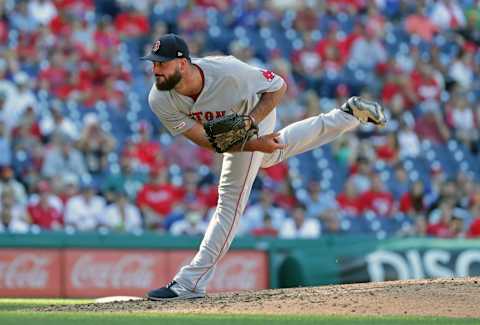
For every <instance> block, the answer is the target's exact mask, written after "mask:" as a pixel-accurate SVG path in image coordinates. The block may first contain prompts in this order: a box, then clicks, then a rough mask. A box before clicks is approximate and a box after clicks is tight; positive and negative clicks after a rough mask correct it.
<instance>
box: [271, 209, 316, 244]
mask: <svg viewBox="0 0 480 325" xmlns="http://www.w3.org/2000/svg"><path fill="white" fill-rule="evenodd" d="M320 234H321V226H320V222H319V221H318V219H316V218H305V207H304V206H302V205H298V206H297V207H295V208H294V209H293V211H292V217H291V218H288V219H286V220H285V222H284V223H283V225H282V227H281V229H280V235H279V237H280V238H284V239H315V238H319V237H320Z"/></svg>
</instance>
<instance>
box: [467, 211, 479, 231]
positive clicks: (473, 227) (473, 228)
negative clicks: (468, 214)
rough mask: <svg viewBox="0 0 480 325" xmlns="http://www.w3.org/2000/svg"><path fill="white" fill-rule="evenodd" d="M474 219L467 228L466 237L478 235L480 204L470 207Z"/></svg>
mask: <svg viewBox="0 0 480 325" xmlns="http://www.w3.org/2000/svg"><path fill="white" fill-rule="evenodd" d="M471 211H472V215H473V216H474V219H473V221H472V223H471V224H470V227H469V228H468V232H467V236H468V237H480V204H476V205H474V206H473V207H472V208H471Z"/></svg>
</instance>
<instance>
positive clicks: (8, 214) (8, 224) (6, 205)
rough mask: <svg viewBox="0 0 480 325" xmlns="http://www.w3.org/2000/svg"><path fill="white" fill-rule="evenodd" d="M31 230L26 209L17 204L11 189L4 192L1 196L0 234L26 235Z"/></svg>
mask: <svg viewBox="0 0 480 325" xmlns="http://www.w3.org/2000/svg"><path fill="white" fill-rule="evenodd" d="M29 229H30V224H29V220H28V216H27V212H26V210H25V207H24V206H21V205H19V204H15V196H14V193H13V191H12V190H11V189H7V190H4V191H3V192H2V193H1V195H0V233H3V232H9V233H26V232H28V230H29Z"/></svg>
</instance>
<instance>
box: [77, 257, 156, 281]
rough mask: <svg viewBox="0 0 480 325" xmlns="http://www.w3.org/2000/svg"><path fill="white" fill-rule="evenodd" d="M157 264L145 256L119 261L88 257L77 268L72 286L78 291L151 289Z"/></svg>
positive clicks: (120, 259)
mask: <svg viewBox="0 0 480 325" xmlns="http://www.w3.org/2000/svg"><path fill="white" fill-rule="evenodd" d="M154 264H155V259H154V257H150V256H146V255H141V254H126V255H122V256H121V257H119V258H118V259H116V260H105V259H101V260H100V259H95V257H94V255H92V254H84V255H81V256H80V257H79V258H78V259H77V260H76V261H75V263H74V265H73V268H72V272H71V273H70V275H71V283H72V286H73V287H74V288H115V289H124V288H135V289H147V288H150V287H152V285H153V283H154V280H155V272H154V269H153V266H154Z"/></svg>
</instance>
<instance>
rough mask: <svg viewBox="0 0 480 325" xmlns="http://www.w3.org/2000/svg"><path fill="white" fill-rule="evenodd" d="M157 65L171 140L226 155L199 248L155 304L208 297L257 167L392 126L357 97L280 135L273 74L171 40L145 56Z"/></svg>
mask: <svg viewBox="0 0 480 325" xmlns="http://www.w3.org/2000/svg"><path fill="white" fill-rule="evenodd" d="M142 59H143V60H150V61H152V63H153V73H154V75H155V83H154V85H153V86H152V88H151V90H150V94H149V96H148V101H149V105H150V107H151V109H152V111H153V112H154V113H155V114H156V116H157V117H158V118H159V119H160V121H161V122H162V123H163V125H164V126H165V127H166V128H167V129H168V130H169V132H170V133H171V134H172V135H174V136H175V135H180V134H181V135H183V136H185V137H187V138H188V139H189V140H191V141H193V142H194V143H196V144H197V145H199V146H202V147H205V148H209V149H212V150H215V151H217V152H219V153H221V154H222V155H223V165H222V171H221V175H220V183H219V187H218V192H219V200H218V205H217V208H216V210H215V213H214V215H213V217H212V219H211V221H210V224H209V226H208V229H207V231H206V233H205V236H204V238H203V241H202V243H201V245H200V248H199V250H198V252H197V254H196V255H195V257H194V258H193V260H192V261H191V263H190V264H189V265H187V266H184V267H183V268H182V269H181V270H180V271H179V272H178V273H177V274H176V276H175V277H174V279H173V281H172V282H170V283H169V284H167V285H166V286H164V287H161V288H159V289H155V290H152V291H150V292H148V293H147V297H148V298H149V299H151V300H162V299H187V298H199V297H203V296H205V293H206V288H207V284H208V282H209V281H210V279H211V278H212V276H213V273H214V269H215V266H216V265H217V263H218V262H219V260H220V259H221V258H222V256H224V255H225V253H226V252H227V251H228V249H229V247H230V244H231V242H232V240H233V238H234V236H235V231H236V228H237V225H238V221H239V218H240V217H241V215H242V213H243V210H244V209H245V206H246V204H247V200H248V197H249V195H250V190H251V187H252V184H253V181H254V179H255V177H256V175H257V172H258V170H259V168H265V167H269V166H272V165H275V164H277V163H279V162H281V161H283V160H285V159H288V158H289V157H292V156H294V155H297V154H300V153H302V152H305V151H307V150H311V149H313V148H316V147H318V146H321V145H323V144H325V143H328V142H331V141H332V140H334V139H335V138H337V137H338V136H340V135H341V134H343V133H344V132H346V131H349V130H352V129H355V128H356V127H357V126H358V125H359V123H360V122H361V123H367V122H371V123H373V124H375V125H378V126H383V125H385V123H386V119H385V115H384V112H383V108H382V107H381V106H380V105H379V104H377V103H374V102H369V101H366V100H363V99H361V98H358V97H352V98H350V99H349V100H348V101H347V102H346V103H345V104H343V105H342V107H340V108H338V109H333V110H332V111H330V112H329V113H327V114H320V115H318V116H314V117H311V118H308V119H305V120H302V121H298V122H296V123H293V124H291V125H288V126H286V127H285V128H283V129H282V130H280V131H278V132H274V126H275V118H276V111H275V107H276V106H277V105H278V103H279V102H280V100H281V99H282V96H283V95H284V93H285V91H286V84H285V82H284V81H283V79H282V78H281V77H280V76H278V75H276V74H274V73H273V72H272V71H268V70H262V69H259V68H256V67H253V66H250V65H248V64H246V63H244V62H242V61H240V60H238V59H236V58H235V57H232V56H217V57H204V58H195V59H192V58H190V55H189V50H188V46H187V44H186V43H185V41H184V40H183V39H182V38H180V37H179V36H177V35H175V34H167V35H164V36H162V37H161V38H160V39H158V40H157V41H156V42H155V43H154V44H153V46H152V49H151V53H150V54H148V55H147V56H144V57H142Z"/></svg>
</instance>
